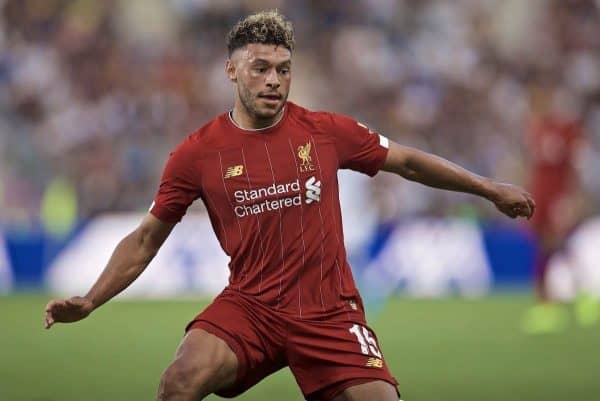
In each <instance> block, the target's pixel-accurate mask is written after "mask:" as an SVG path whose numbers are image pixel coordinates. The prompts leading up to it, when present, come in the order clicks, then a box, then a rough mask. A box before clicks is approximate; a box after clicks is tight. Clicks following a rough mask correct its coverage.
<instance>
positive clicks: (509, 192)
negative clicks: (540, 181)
mask: <svg viewBox="0 0 600 401" xmlns="http://www.w3.org/2000/svg"><path fill="white" fill-rule="evenodd" d="M489 199H490V201H492V202H494V204H495V205H496V207H497V208H498V210H500V211H501V212H502V213H504V214H505V215H507V216H509V217H511V218H513V219H514V218H516V217H526V218H527V219H528V220H529V219H530V218H531V216H533V212H534V211H535V202H534V201H533V198H532V197H531V194H529V192H527V191H525V190H524V189H523V188H520V187H517V186H515V185H511V184H503V183H498V182H495V183H493V191H492V195H491V196H490V197H489Z"/></svg>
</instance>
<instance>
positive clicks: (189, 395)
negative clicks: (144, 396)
mask: <svg viewBox="0 0 600 401" xmlns="http://www.w3.org/2000/svg"><path fill="white" fill-rule="evenodd" d="M237 367H238V361H237V357H236V355H235V353H234V352H233V351H232V350H231V348H229V346H228V345H227V344H226V343H225V341H223V340H221V339H220V338H218V337H216V336H214V335H212V334H210V333H208V332H206V331H204V330H201V329H194V330H190V331H188V333H187V334H186V335H185V337H184V338H183V340H182V342H181V344H180V345H179V348H178V349H177V353H176V355H175V360H174V361H173V362H172V363H171V365H169V367H167V369H166V370H165V372H164V373H163V375H162V378H161V381H160V387H159V389H158V397H157V400H158V401H199V400H202V399H203V398H204V397H206V396H207V395H209V394H211V393H213V392H215V391H218V390H220V389H223V388H226V387H227V386H230V385H232V384H233V383H234V382H235V380H236V375H237Z"/></svg>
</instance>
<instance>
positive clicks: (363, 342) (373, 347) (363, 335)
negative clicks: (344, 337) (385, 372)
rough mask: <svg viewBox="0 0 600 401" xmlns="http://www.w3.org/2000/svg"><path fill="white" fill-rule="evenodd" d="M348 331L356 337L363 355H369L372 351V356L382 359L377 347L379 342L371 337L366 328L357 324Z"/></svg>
mask: <svg viewBox="0 0 600 401" xmlns="http://www.w3.org/2000/svg"><path fill="white" fill-rule="evenodd" d="M348 331H349V332H350V333H352V334H354V335H355V336H356V339H357V340H358V343H359V344H360V351H361V352H362V353H363V354H365V355H369V350H370V351H371V354H373V355H375V356H376V357H377V358H381V352H380V351H379V348H378V347H377V341H375V339H374V338H373V337H372V336H371V334H370V333H369V330H368V329H367V328H366V327H363V326H359V325H358V324H355V325H353V326H352V327H351V328H349V329H348Z"/></svg>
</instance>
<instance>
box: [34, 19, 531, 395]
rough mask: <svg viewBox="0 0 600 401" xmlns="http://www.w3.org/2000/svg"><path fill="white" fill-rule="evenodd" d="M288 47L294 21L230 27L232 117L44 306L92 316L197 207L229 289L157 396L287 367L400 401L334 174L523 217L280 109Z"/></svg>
mask: <svg viewBox="0 0 600 401" xmlns="http://www.w3.org/2000/svg"><path fill="white" fill-rule="evenodd" d="M293 48H294V35H293V30H292V25H291V23H290V22H289V21H288V20H287V19H285V17H283V16H282V15H281V14H279V13H278V12H276V11H269V12H261V13H258V14H254V15H250V16H248V17H247V18H245V19H244V20H242V21H240V22H239V23H238V24H237V25H235V26H234V27H233V29H232V30H231V32H230V33H229V35H228V50H229V59H228V60H227V62H226V68H225V70H226V73H227V76H228V78H229V80H230V81H231V82H232V85H233V89H234V98H235V100H234V106H233V110H231V111H230V112H228V113H224V114H222V115H220V116H218V117H217V118H215V119H214V120H212V121H210V122H209V123H208V124H206V125H205V126H204V127H202V128H200V129H199V130H198V131H196V132H195V133H194V134H192V135H191V136H189V137H188V138H187V139H185V140H184V141H183V143H181V145H179V146H178V147H177V148H176V149H175V151H174V152H173V153H171V155H170V158H169V160H168V162H167V164H166V167H165V170H164V174H163V177H162V180H161V183H160V187H159V189H158V194H157V195H156V198H155V200H154V203H153V204H152V206H151V208H150V211H149V213H148V214H147V215H146V217H145V218H144V219H143V221H142V222H141V224H140V226H139V227H138V228H137V229H135V230H134V231H133V232H132V233H131V234H129V235H128V236H126V237H125V238H124V239H123V240H122V241H121V242H120V243H119V245H118V246H117V247H116V249H115V251H114V253H113V255H112V257H111V258H110V260H109V262H108V265H107V266H106V268H105V269H104V271H103V272H102V274H101V275H100V277H99V278H98V280H97V281H96V283H95V284H94V285H93V286H92V288H91V290H90V291H89V292H88V294H87V295H85V296H84V297H73V298H70V299H67V300H57V301H51V302H50V303H49V304H48V305H47V307H46V318H45V319H46V322H45V325H46V327H47V328H50V327H51V326H52V325H53V324H54V323H56V322H74V321H77V320H80V319H83V318H85V317H86V316H88V315H89V314H90V313H91V312H92V311H93V310H95V309H97V308H98V307H100V306H101V305H102V304H104V303H105V302H107V301H108V300H109V299H111V298H112V297H114V296H115V295H117V294H118V293H119V292H121V291H122V290H124V289H125V288H126V287H127V286H128V285H130V284H131V283H132V282H133V281H134V280H135V279H136V278H137V277H138V276H139V275H140V274H141V273H142V272H143V271H144V269H145V268H146V266H148V264H149V263H150V261H151V260H152V258H153V256H154V255H155V254H156V253H157V252H158V250H159V248H160V246H161V244H162V243H163V241H165V239H166V238H167V236H168V235H169V233H170V231H171V230H172V229H173V227H174V226H175V224H176V223H177V222H178V221H179V220H180V219H181V218H182V217H183V215H184V214H185V212H186V209H187V208H188V207H189V205H190V204H191V203H192V202H193V201H194V200H196V199H198V198H201V199H202V201H203V202H204V204H205V205H206V208H207V210H208V213H209V216H210V220H211V223H212V226H213V229H214V231H215V234H216V235H217V237H218V239H219V242H220V244H221V246H222V248H223V250H224V251H225V252H226V253H227V255H229V256H230V258H231V261H230V263H229V268H230V271H231V274H230V277H229V284H228V285H227V287H226V288H225V289H224V290H223V292H222V293H221V294H220V295H218V296H217V297H216V299H215V300H214V301H213V303H212V304H211V305H209V306H208V307H207V308H206V309H205V310H204V311H203V312H201V313H200V314H199V315H198V316H197V317H196V318H195V319H193V320H192V321H191V322H190V323H189V324H188V325H187V327H186V334H185V336H184V338H183V340H182V342H181V344H180V346H179V348H178V350H177V353H176V356H175V360H174V361H173V363H172V364H171V365H170V366H169V367H167V369H166V370H165V372H164V374H163V376H162V379H161V382H160V387H159V390H158V398H157V399H158V400H160V401H167V400H168V401H183V400H186V401H192V400H194V401H196V400H199V399H202V398H203V397H205V396H207V395H208V394H211V393H215V394H217V395H220V396H223V397H234V396H236V395H238V394H241V393H242V392H244V391H245V390H247V389H248V388H250V387H252V386H253V385H254V384H256V383H258V382H259V381H260V380H262V379H263V378H264V377H266V376H267V375H269V374H271V373H273V372H275V371H277V370H279V369H281V368H283V367H285V366H289V367H290V369H291V370H292V373H293V374H294V376H295V378H296V380H297V382H298V385H299V386H300V389H301V390H302V393H303V394H304V396H305V398H306V399H308V400H323V401H331V400H335V401H344V400H355V401H371V400H379V401H392V400H398V392H397V390H396V386H397V382H396V380H395V379H394V377H393V376H392V375H391V374H390V372H389V370H388V366H387V364H386V362H385V359H384V357H383V353H382V350H381V349H380V348H379V345H378V341H377V337H376V335H375V333H374V332H373V330H372V329H371V328H370V327H369V326H368V325H367V323H366V320H365V314H364V310H363V303H362V301H361V298H360V295H359V293H358V291H357V289H356V286H355V285H354V281H353V278H352V274H351V270H350V266H349V265H348V263H347V261H346V254H345V250H344V238H343V232H342V220H341V215H340V205H339V200H338V182H337V170H338V169H352V170H356V171H359V172H362V173H365V174H369V175H371V176H372V175H375V174H376V173H377V172H378V171H379V170H385V171H390V172H393V173H396V174H399V175H401V176H402V177H405V178H407V179H409V180H413V181H417V182H420V183H423V184H426V185H429V186H433V187H437V188H443V189H447V190H453V191H463V192H468V193H472V194H475V195H479V196H483V197H485V198H487V199H489V200H490V201H492V202H493V203H494V204H495V205H496V207H497V208H498V209H499V210H500V211H501V212H503V213H505V214H507V215H508V216H510V217H512V218H515V217H518V216H524V217H527V218H529V217H531V215H532V214H533V209H534V202H533V200H532V199H531V197H530V196H529V195H528V194H527V192H525V191H524V190H522V189H521V188H518V187H515V186H512V185H509V184H502V183H498V182H494V181H492V180H490V179H487V178H484V177H480V176H478V175H475V174H472V173H470V172H468V171H466V170H464V169H462V168H460V167H458V166H456V165H454V164H452V163H450V162H448V161H446V160H444V159H441V158H439V157H436V156H433V155H430V154H427V153H424V152H421V151H418V150H415V149H411V148H408V147H404V146H401V145H398V144H396V143H393V142H391V141H389V140H388V139H387V138H386V137H384V136H382V135H380V134H378V133H375V132H373V131H371V130H369V128H367V127H366V126H364V125H363V124H361V123H359V122H356V121H354V120H352V119H350V118H348V117H344V116H341V115H337V114H333V113H327V112H312V111H309V110H306V109H304V108H302V107H300V106H298V105H296V104H294V103H292V102H288V101H287V96H288V92H289V89H290V83H291V77H292V51H293Z"/></svg>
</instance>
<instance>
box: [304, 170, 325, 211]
mask: <svg viewBox="0 0 600 401" xmlns="http://www.w3.org/2000/svg"><path fill="white" fill-rule="evenodd" d="M304 186H305V187H306V204H307V205H310V204H311V203H313V202H319V201H320V200H321V181H317V179H316V178H315V177H310V178H309V179H308V180H306V182H305V183H304Z"/></svg>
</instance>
